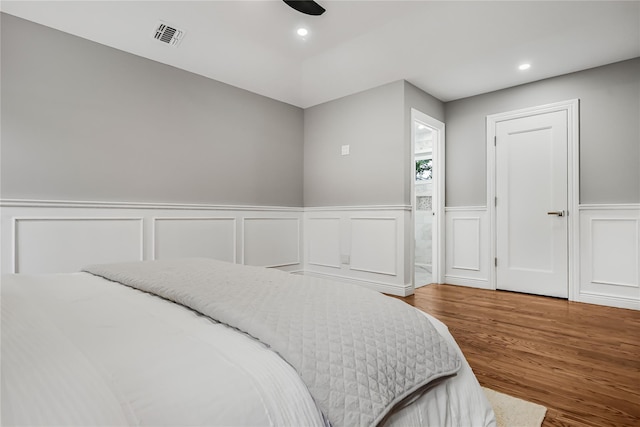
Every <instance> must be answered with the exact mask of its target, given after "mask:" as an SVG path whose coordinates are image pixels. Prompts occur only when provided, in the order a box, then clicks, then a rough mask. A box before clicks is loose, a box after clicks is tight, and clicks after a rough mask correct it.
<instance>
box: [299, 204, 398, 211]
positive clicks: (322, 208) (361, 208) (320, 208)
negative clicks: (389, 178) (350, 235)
mask: <svg viewBox="0 0 640 427" xmlns="http://www.w3.org/2000/svg"><path fill="white" fill-rule="evenodd" d="M303 209H304V211H305V212H331V211H411V205H370V206H309V207H305V208H303Z"/></svg>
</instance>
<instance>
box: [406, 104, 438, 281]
mask: <svg viewBox="0 0 640 427" xmlns="http://www.w3.org/2000/svg"><path fill="white" fill-rule="evenodd" d="M411 141H412V145H411V146H412V155H411V165H412V166H411V168H410V169H411V171H412V174H411V196H412V218H413V236H414V244H413V248H412V258H411V259H412V261H413V263H412V266H413V271H412V282H413V285H414V287H415V288H419V287H421V286H424V285H428V284H431V283H440V282H441V278H440V274H441V272H442V271H443V270H442V268H441V266H440V263H441V261H442V256H441V254H442V248H443V247H444V242H442V238H443V237H444V230H443V227H444V123H442V122H440V121H438V120H436V119H434V118H432V117H430V116H428V115H426V114H424V113H421V112H420V111H418V110H415V109H412V110H411Z"/></svg>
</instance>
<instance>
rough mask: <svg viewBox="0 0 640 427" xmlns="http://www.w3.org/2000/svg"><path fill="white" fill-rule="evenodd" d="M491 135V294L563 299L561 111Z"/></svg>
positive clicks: (500, 127)
mask: <svg viewBox="0 0 640 427" xmlns="http://www.w3.org/2000/svg"><path fill="white" fill-rule="evenodd" d="M495 132H496V141H495V144H496V147H495V153H496V201H495V203H496V208H495V212H496V285H497V288H498V289H504V290H510V291H517V292H526V293H532V294H538V295H548V296H554V297H561V298H567V296H568V227H567V205H568V199H567V197H568V196H567V194H568V183H567V180H568V174H567V150H568V133H567V132H568V123H567V111H554V112H549V113H544V114H534V115H530V116H526V117H520V118H514V119H511V120H504V121H499V122H497V123H496V128H495Z"/></svg>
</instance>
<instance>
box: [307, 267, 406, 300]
mask: <svg viewBox="0 0 640 427" xmlns="http://www.w3.org/2000/svg"><path fill="white" fill-rule="evenodd" d="M302 274H303V275H304V276H311V277H318V278H321V279H328V280H333V281H336V282H345V283H350V284H352V285H359V286H363V287H365V288H367V289H371V290H374V291H378V292H382V293H384V294H390V295H396V296H401V297H406V296H409V295H412V294H413V286H411V284H406V285H404V286H398V285H395V284H391V283H384V282H377V281H373V280H363V279H356V278H353V277H347V276H342V275H339V274H327V273H319V272H317V271H309V270H305V271H304V272H303V273H302Z"/></svg>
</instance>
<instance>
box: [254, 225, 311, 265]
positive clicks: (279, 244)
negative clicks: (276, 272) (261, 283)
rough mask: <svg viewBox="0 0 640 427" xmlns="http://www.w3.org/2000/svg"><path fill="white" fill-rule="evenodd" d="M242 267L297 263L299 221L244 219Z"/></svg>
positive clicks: (298, 254) (298, 255) (298, 260)
mask: <svg viewBox="0 0 640 427" xmlns="http://www.w3.org/2000/svg"><path fill="white" fill-rule="evenodd" d="M243 236H244V237H243V242H244V243H243V256H242V260H243V264H246V265H258V266H262V267H282V266H287V265H295V264H299V263H300V262H301V260H300V236H301V233H300V219H299V218H280V217H277V218H244V219H243Z"/></svg>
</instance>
